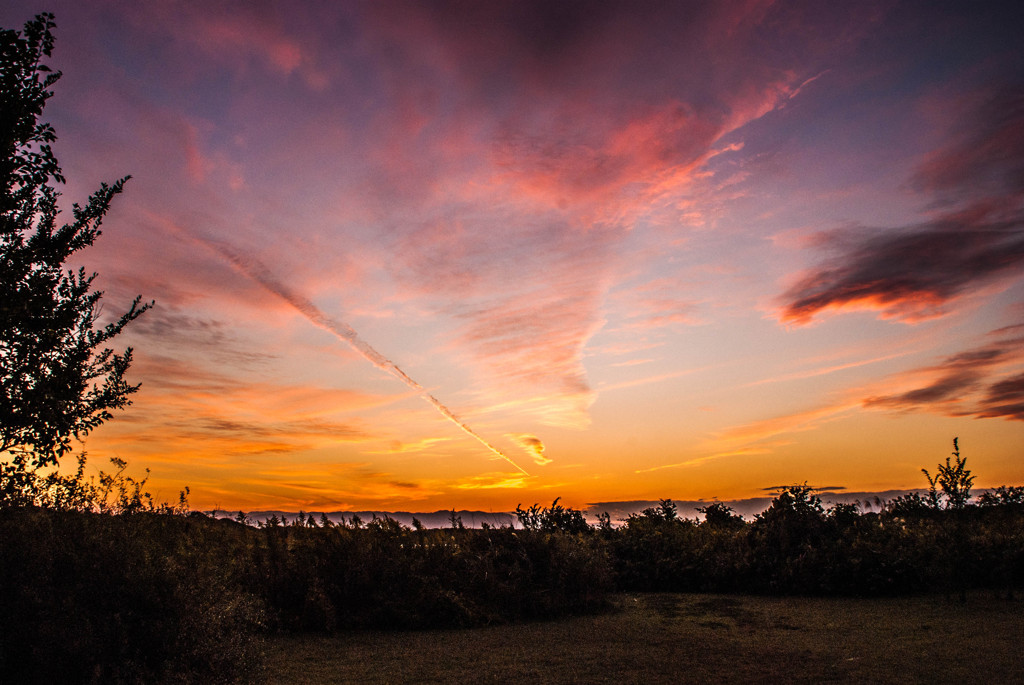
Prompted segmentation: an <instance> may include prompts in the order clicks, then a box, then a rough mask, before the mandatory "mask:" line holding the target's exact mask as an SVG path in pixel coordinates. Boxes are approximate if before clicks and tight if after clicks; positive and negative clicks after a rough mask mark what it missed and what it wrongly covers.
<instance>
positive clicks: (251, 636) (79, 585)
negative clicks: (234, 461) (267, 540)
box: [0, 507, 262, 683]
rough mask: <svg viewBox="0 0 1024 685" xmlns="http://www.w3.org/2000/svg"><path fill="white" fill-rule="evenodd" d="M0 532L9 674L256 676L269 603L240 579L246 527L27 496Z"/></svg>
mask: <svg viewBox="0 0 1024 685" xmlns="http://www.w3.org/2000/svg"><path fill="white" fill-rule="evenodd" d="M0 540H2V541H3V542H2V545H3V553H2V554H0V615H2V616H3V617H4V622H5V625H6V626H7V628H6V629H5V630H4V631H3V635H2V636H0V673H3V680H4V682H11V683H150V682H195V683H216V682H236V681H239V680H249V679H255V678H257V677H258V676H259V673H260V667H261V663H262V661H261V654H262V651H261V647H260V638H259V628H260V626H261V624H262V611H261V609H260V606H259V602H258V601H257V600H256V599H255V598H254V597H252V596H251V594H249V593H247V592H244V591H243V590H242V589H241V587H240V586H239V584H238V577H239V576H238V570H237V569H236V568H235V567H234V565H235V563H236V561H235V560H236V559H237V558H238V557H239V556H240V555H239V552H241V548H242V546H243V541H244V538H243V537H240V536H238V535H237V531H227V530H225V529H224V528H223V527H221V526H215V525H210V523H209V522H208V521H206V520H205V519H203V520H196V519H193V518H189V517H186V516H174V515H160V514H152V513H136V514H132V515H121V516H113V515H109V514H94V513H89V512H78V511H54V510H46V509H38V508H34V507H30V508H21V507H20V508H8V509H0ZM241 556H244V555H241ZM13 627H16V629H11V628H13Z"/></svg>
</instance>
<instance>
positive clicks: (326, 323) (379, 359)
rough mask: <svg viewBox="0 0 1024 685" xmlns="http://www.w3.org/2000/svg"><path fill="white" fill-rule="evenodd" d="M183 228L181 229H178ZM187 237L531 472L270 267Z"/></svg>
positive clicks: (215, 243)
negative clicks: (278, 277)
mask: <svg viewBox="0 0 1024 685" xmlns="http://www.w3.org/2000/svg"><path fill="white" fill-rule="evenodd" d="M179 230H180V229H179ZM188 237H189V238H191V239H192V240H195V241H196V242H199V243H201V244H202V245H205V246H206V247H207V248H209V249H211V250H213V251H214V252H216V253H217V254H218V255H220V256H221V257H223V258H224V259H225V260H226V261H227V262H228V263H230V264H231V266H233V267H234V268H235V269H236V270H237V271H239V272H240V273H242V274H243V275H245V276H247V277H248V278H250V279H252V280H253V281H255V282H256V283H258V284H259V285H261V286H262V287H263V288H264V289H266V290H267V291H269V292H271V293H273V294H275V295H277V296H278V297H280V298H281V299H282V300H284V301H285V302H287V303H288V304H290V305H291V306H292V307H294V308H295V310H296V311H298V312H299V313H300V314H302V315H303V316H304V317H306V318H307V319H308V320H309V321H310V322H311V323H313V324H314V325H315V326H317V327H319V328H322V329H324V330H325V331H327V332H328V333H332V334H334V336H335V337H337V338H338V339H339V340H342V341H343V342H346V343H348V344H349V346H350V347H351V348H352V349H353V350H355V351H356V352H358V353H359V354H360V355H362V356H363V358H364V359H366V360H367V361H369V362H370V363H371V364H373V365H374V366H376V367H377V368H378V369H380V370H382V371H386V372H387V373H389V374H391V375H392V376H394V377H395V378H397V379H398V380H400V381H402V382H403V383H405V384H406V385H407V386H409V387H410V388H412V389H413V390H415V391H416V392H417V393H419V396H420V397H422V398H423V399H425V400H426V401H427V402H429V403H430V404H431V405H433V407H434V409H436V410H437V411H439V412H440V413H441V415H442V416H444V417H445V418H446V419H448V420H449V421H451V422H452V423H454V424H455V425H456V426H458V427H459V428H460V429H462V431H463V432H464V433H465V434H466V435H468V436H470V437H472V438H475V439H476V440H477V442H479V443H480V444H481V445H483V446H484V447H486V448H487V449H489V450H490V451H491V452H493V453H494V454H496V455H497V456H499V457H501V458H502V459H504V460H505V461H507V462H508V463H509V464H511V465H512V466H514V467H515V468H516V469H517V470H518V471H520V472H522V473H523V474H525V475H527V476H528V475H530V474H529V473H527V472H526V470H525V469H523V467H521V466H520V465H519V464H517V463H515V462H514V461H512V459H511V458H509V457H508V455H506V454H505V453H504V452H502V451H501V450H499V449H498V448H497V447H495V446H494V445H492V444H491V443H489V442H487V441H486V440H484V439H483V438H482V437H480V435H479V434H478V433H477V432H476V431H474V430H473V429H472V428H470V427H469V426H467V425H466V424H465V423H464V422H463V421H462V419H460V418H459V417H458V416H456V415H455V413H454V412H452V410H451V409H449V408H448V407H446V406H445V405H444V404H443V403H442V402H441V401H440V400H439V399H437V398H436V397H434V396H433V395H431V394H430V393H429V392H427V389H426V388H424V387H423V386H422V385H420V384H419V383H417V382H416V381H414V380H413V379H412V378H410V377H409V376H408V375H407V374H406V373H405V371H402V370H401V369H400V368H398V365H397V364H395V363H394V362H393V361H391V360H390V359H388V358H387V357H385V356H384V355H382V354H381V353H380V352H378V351H377V350H375V349H373V347H372V346H371V345H370V344H369V343H368V342H366V341H365V340H363V339H362V338H360V337H359V334H358V333H356V331H355V329H353V328H352V327H351V326H349V325H348V324H347V323H345V322H344V321H337V320H335V319H332V318H331V317H329V316H327V315H326V314H324V313H323V312H322V311H320V308H319V307H317V306H316V305H315V304H313V303H312V302H310V301H309V300H307V299H306V298H305V297H303V296H302V295H299V294H298V293H296V292H295V291H293V290H292V289H291V288H289V287H288V286H286V285H285V284H284V283H282V282H281V281H279V280H278V279H277V278H275V277H274V275H273V274H272V273H270V270H269V269H267V267H265V266H264V265H263V264H262V263H260V262H259V261H258V260H256V259H254V258H252V257H246V256H244V255H241V254H239V253H238V252H236V251H235V250H233V249H232V248H231V247H230V246H228V245H226V244H224V243H221V242H218V241H214V240H210V239H208V238H201V237H199V236H196V235H192V234H188Z"/></svg>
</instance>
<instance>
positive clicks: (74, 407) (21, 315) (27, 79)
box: [0, 13, 153, 468]
mask: <svg viewBox="0 0 1024 685" xmlns="http://www.w3.org/2000/svg"><path fill="white" fill-rule="evenodd" d="M55 26H56V24H55V23H54V20H53V15H52V14H48V13H47V14H40V15H37V16H36V17H35V18H34V19H32V20H31V21H29V22H28V23H26V24H25V27H24V31H23V32H19V31H14V30H10V29H4V30H0V385H2V386H3V393H2V394H0V452H11V453H13V454H14V455H15V463H16V464H18V465H19V466H20V467H21V468H25V467H26V466H27V465H31V466H32V467H40V466H46V465H51V464H56V463H57V461H58V460H59V459H60V458H61V457H62V456H63V455H65V454H66V453H67V452H69V451H70V450H71V440H72V438H78V439H80V438H83V437H84V436H85V435H87V434H88V433H89V432H90V431H91V430H92V429H94V428H96V427H97V426H99V425H100V424H102V423H103V422H104V421H106V420H108V419H110V418H111V416H112V414H111V411H112V410H114V409H120V408H123V407H125V406H127V405H128V404H130V403H131V402H130V400H129V396H130V395H131V394H132V393H134V392H135V391H136V390H138V387H139V386H138V385H131V384H129V383H128V382H127V381H126V380H125V372H126V371H127V370H128V367H129V365H130V364H131V357H132V350H131V348H130V347H129V348H127V349H125V351H124V352H123V353H121V354H118V353H116V352H114V351H113V350H111V349H109V348H107V347H106V344H107V343H108V341H110V340H111V339H112V338H114V337H115V336H117V335H118V334H119V333H120V332H121V331H122V329H124V327H125V326H126V325H127V324H128V323H129V322H131V321H132V320H134V319H135V318H137V317H138V316H139V315H141V314H142V313H143V312H144V311H146V310H147V309H149V308H150V307H151V306H152V304H153V303H152V302H150V303H146V304H142V303H141V298H140V297H136V298H135V300H134V301H133V302H132V304H131V306H130V307H129V308H128V311H127V312H125V313H124V314H122V315H121V316H120V317H119V318H117V319H116V320H114V321H113V322H111V323H107V324H105V325H103V324H101V323H100V306H99V304H100V298H101V297H102V295H103V293H102V292H100V291H95V290H93V289H92V283H93V280H94V279H95V278H96V274H95V273H94V274H92V275H87V274H86V272H85V270H84V269H79V270H78V271H77V272H75V271H72V270H65V266H64V264H65V262H67V260H68V258H69V257H70V256H71V255H72V254H74V253H75V252H77V251H79V250H81V249H83V248H85V247H88V246H89V245H92V244H93V242H94V241H95V240H96V238H97V237H99V235H100V230H99V227H100V223H101V222H102V220H103V217H104V216H105V215H106V213H107V210H108V209H109V207H110V202H111V199H112V198H113V197H114V195H116V194H118V193H120V192H121V189H122V187H123V185H124V183H125V181H127V180H128V178H129V177H127V176H126V177H124V178H122V179H120V180H119V181H117V182H115V183H114V184H113V185H107V184H106V183H103V184H101V185H100V189H99V190H98V191H97V192H96V193H94V194H93V195H92V196H91V197H90V198H89V201H88V202H87V203H86V205H85V206H84V207H81V206H79V205H78V204H75V205H74V207H73V221H71V223H68V224H64V225H63V226H60V227H59V228H58V227H57V215H58V214H59V213H60V211H59V210H58V208H57V198H58V197H59V193H58V192H57V191H56V190H54V188H53V185H51V183H63V182H64V177H63V176H62V175H61V169H60V166H59V165H58V164H57V159H56V158H55V157H54V155H53V152H52V151H51V149H50V143H52V142H53V141H54V140H56V134H55V132H54V130H53V127H52V126H50V125H49V124H47V123H40V122H39V117H40V116H41V115H42V113H43V107H44V106H45V104H46V101H47V100H48V99H49V98H50V97H51V96H52V95H53V91H52V90H50V87H51V86H53V84H54V83H56V81H57V80H58V79H59V78H60V72H54V71H52V70H51V69H50V68H49V67H48V66H46V65H45V64H43V63H42V61H43V59H44V58H46V57H49V56H50V53H51V50H52V49H53V33H52V30H53V28H54V27H55Z"/></svg>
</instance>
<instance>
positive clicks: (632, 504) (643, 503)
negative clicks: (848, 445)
mask: <svg viewBox="0 0 1024 685" xmlns="http://www.w3.org/2000/svg"><path fill="white" fill-rule="evenodd" d="M984 491H985V489H984V488H979V489H977V490H976V493H977V494H981V493H982V492H984ZM911 492H918V493H924V492H925V491H924V490H884V491H881V492H841V491H837V490H821V491H818V492H817V493H816V494H817V495H818V496H819V497H821V501H822V503H823V504H824V505H825V506H826V507H829V506H831V505H833V504H840V503H843V504H852V503H854V502H856V503H858V504H860V505H861V510H862V511H864V512H870V511H878V510H880V509H881V507H882V506H883V505H884V504H885V502H888V501H890V500H892V499H894V498H896V497H899V496H900V495H906V494H908V493H911ZM772 499H774V495H766V496H764V497H750V498H747V499H735V500H715V499H707V500H678V499H677V500H672V502H673V503H674V504H675V505H676V510H677V512H678V514H679V517H680V518H699V514H698V513H697V509H698V508H701V507H706V506H707V505H708V504H711V503H712V502H717V501H721V502H722V503H723V504H725V505H727V506H730V507H732V509H733V511H735V512H736V513H737V514H740V515H741V516H743V517H744V518H746V519H748V520H751V519H753V518H754V515H755V514H760V513H761V512H763V511H764V510H765V509H767V508H768V507H769V506H771V503H772ZM541 504H542V506H548V503H541ZM658 504H659V500H627V501H616V502H594V503H591V504H588V505H586V506H585V507H583V508H582V509H581V510H582V511H583V515H584V517H586V519H587V521H588V522H589V523H592V524H593V523H596V522H597V517H598V515H599V514H603V513H608V515H609V516H611V520H612V522H613V523H618V522H621V521H624V520H626V519H627V518H629V516H631V515H632V514H638V513H640V512H641V511H643V510H644V509H647V508H650V507H656V506H658ZM204 513H206V514H210V515H213V516H216V517H217V518H234V517H235V516H236V515H237V514H238V512H237V511H226V510H224V509H216V510H213V511H206V512H204ZM299 513H300V512H297V511H280V510H276V509H267V510H259V511H249V512H245V516H246V518H247V519H248V520H249V521H250V522H251V523H256V522H263V521H266V520H267V519H269V518H270V517H271V516H276V517H277V518H278V519H282V518H283V519H286V520H287V521H289V522H290V521H294V520H295V519H296V518H297V517H298V515H299ZM302 513H303V514H304V515H305V516H306V517H307V518H308V517H309V516H310V515H312V516H313V517H314V518H315V519H316V520H317V521H318V522H319V520H320V517H321V516H323V515H325V514H326V516H327V518H328V520H330V521H331V522H332V523H341V522H342V521H346V522H350V521H352V518H353V517H354V516H358V517H359V519H360V520H361V521H362V522H363V523H366V522H368V521H372V520H373V519H374V518H385V517H387V518H391V519H394V520H395V521H398V522H399V523H400V524H402V525H403V526H408V527H410V528H411V527H412V520H413V518H415V519H417V520H418V521H419V522H420V523H421V524H423V526H424V527H425V528H449V527H451V521H452V514H453V513H454V515H455V516H456V517H457V518H458V519H459V520H461V521H462V525H464V526H465V527H467V528H481V527H482V526H483V524H484V523H486V524H487V525H489V526H493V527H495V528H497V527H500V526H516V525H517V524H518V519H517V518H516V515H515V512H513V511H477V510H469V509H459V510H457V511H454V512H453V511H452V510H451V509H439V510H437V511H432V512H409V511H328V512H323V511H304V512H302Z"/></svg>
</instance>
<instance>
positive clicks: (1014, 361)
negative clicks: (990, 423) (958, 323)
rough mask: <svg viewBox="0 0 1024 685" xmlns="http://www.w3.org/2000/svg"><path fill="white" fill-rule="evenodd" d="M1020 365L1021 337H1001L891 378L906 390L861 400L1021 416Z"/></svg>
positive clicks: (1023, 387)
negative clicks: (906, 387)
mask: <svg viewBox="0 0 1024 685" xmlns="http://www.w3.org/2000/svg"><path fill="white" fill-rule="evenodd" d="M1016 328H1017V327H1012V328H1010V329H1008V331H1014V330H1015V329H1016ZM1022 365H1024V337H1021V336H1019V335H1010V336H1003V337H1000V339H998V340H996V341H994V342H991V343H988V344H986V345H982V346H980V347H976V348H972V349H969V350H965V351H963V352H958V353H956V354H953V355H950V356H948V357H946V358H945V359H943V360H942V361H940V362H939V363H938V364H935V365H932V366H926V367H921V368H918V369H913V370H911V371H908V372H905V373H903V374H900V375H899V376H898V377H896V378H895V379H893V382H894V383H897V384H900V385H903V386H910V387H909V389H906V390H901V391H899V392H893V393H890V394H885V395H875V396H871V397H867V398H865V399H864V401H863V403H864V406H866V407H869V408H882V409H896V410H901V411H912V410H925V411H933V412H938V413H943V414H947V415H950V416H976V417H979V418H996V417H1003V418H1007V419H1016V420H1024V395H1022V393H1024V375H1022V374H1021V373H1020V372H1019V369H1020V367H1021V366H1022Z"/></svg>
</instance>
